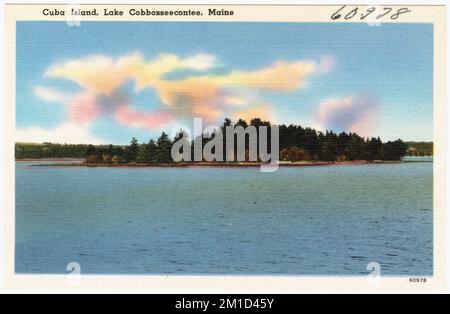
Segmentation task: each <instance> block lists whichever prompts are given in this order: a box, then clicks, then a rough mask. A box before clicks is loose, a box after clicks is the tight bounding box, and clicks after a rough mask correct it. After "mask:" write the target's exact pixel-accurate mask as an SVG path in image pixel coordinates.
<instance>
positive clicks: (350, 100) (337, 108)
mask: <svg viewBox="0 0 450 314" xmlns="http://www.w3.org/2000/svg"><path fill="white" fill-rule="evenodd" d="M377 106H378V102H377V100H376V99H375V98H374V97H370V96H361V95H358V96H349V97H345V98H338V99H336V98H330V99H328V100H325V101H323V102H322V103H321V104H320V105H319V108H318V110H317V113H316V117H317V121H318V123H319V125H320V126H321V128H322V129H333V130H337V131H350V132H356V133H358V134H360V135H363V136H370V135H371V134H372V133H373V129H374V128H375V126H376V122H377Z"/></svg>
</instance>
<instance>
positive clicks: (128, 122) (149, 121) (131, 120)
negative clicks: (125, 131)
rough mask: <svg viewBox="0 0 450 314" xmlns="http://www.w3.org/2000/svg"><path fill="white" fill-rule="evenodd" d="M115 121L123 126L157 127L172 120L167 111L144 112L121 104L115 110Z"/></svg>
mask: <svg viewBox="0 0 450 314" xmlns="http://www.w3.org/2000/svg"><path fill="white" fill-rule="evenodd" d="M114 115H115V118H116V120H117V122H119V123H120V124H122V125H125V126H131V127H139V128H146V129H153V128H158V127H160V126H161V125H165V124H167V123H169V122H170V121H172V119H173V117H172V116H171V115H170V114H169V113H167V112H163V111H161V112H158V111H153V112H146V113H143V112H142V111H138V110H133V109H132V108H130V107H128V106H121V107H119V108H118V109H117V111H116V112H115V114H114Z"/></svg>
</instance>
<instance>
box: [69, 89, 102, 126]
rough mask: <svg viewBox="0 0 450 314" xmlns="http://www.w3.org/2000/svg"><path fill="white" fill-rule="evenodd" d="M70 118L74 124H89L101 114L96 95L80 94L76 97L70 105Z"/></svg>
mask: <svg viewBox="0 0 450 314" xmlns="http://www.w3.org/2000/svg"><path fill="white" fill-rule="evenodd" d="M68 109H69V116H70V120H71V121H72V122H77V123H89V122H92V121H93V120H94V119H96V118H97V117H98V116H99V114H100V111H101V110H100V107H99V106H98V104H97V100H96V97H95V95H93V94H91V93H80V94H77V95H75V96H74V97H73V98H72V99H71V100H70V102H69V104H68Z"/></svg>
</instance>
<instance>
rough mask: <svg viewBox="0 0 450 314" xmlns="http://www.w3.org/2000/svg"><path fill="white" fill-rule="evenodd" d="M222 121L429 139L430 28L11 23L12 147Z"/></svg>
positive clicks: (141, 136) (117, 138) (153, 133)
mask: <svg viewBox="0 0 450 314" xmlns="http://www.w3.org/2000/svg"><path fill="white" fill-rule="evenodd" d="M226 117H228V118H231V119H232V120H233V121H235V120H237V119H239V118H243V119H246V120H247V121H249V120H250V119H251V118H256V117H259V118H261V119H264V120H268V121H271V122H272V123H276V124H291V123H292V124H298V125H302V126H304V127H314V128H316V129H318V130H321V131H324V130H333V131H336V132H341V131H347V132H356V133H358V134H360V135H362V136H367V137H372V136H380V137H381V139H382V140H383V141H388V140H395V139H398V138H401V139H403V140H415V141H431V140H432V139H433V124H432V123H433V28H432V24H397V23H395V24H394V23H392V24H389V23H382V24H380V25H378V26H375V25H368V24H366V23H254V22H252V23H244V22H242V23H240V22H239V23H238V22H227V23H217V22H214V23H210V22H182V23H181V22H82V23H81V25H80V26H79V27H73V26H72V27H71V26H68V25H67V24H66V23H65V22H39V21H19V22H17V30H16V141H20V142H58V143H92V144H125V143H128V142H129V141H130V139H131V138H132V137H136V138H137V139H138V140H139V142H148V140H149V139H150V138H157V137H158V136H159V135H160V134H161V132H162V131H165V132H166V133H168V134H170V135H173V134H175V132H176V131H177V130H179V129H180V128H183V129H185V130H186V129H191V128H192V121H193V118H202V121H203V127H206V126H210V125H220V124H221V123H222V121H223V119H224V118H226Z"/></svg>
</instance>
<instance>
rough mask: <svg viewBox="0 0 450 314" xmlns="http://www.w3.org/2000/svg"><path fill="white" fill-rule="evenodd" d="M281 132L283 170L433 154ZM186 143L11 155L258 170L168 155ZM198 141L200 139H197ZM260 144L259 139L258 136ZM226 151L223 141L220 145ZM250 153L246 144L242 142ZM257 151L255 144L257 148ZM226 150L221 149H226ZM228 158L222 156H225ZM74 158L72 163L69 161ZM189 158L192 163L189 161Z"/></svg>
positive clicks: (41, 148)
mask: <svg viewBox="0 0 450 314" xmlns="http://www.w3.org/2000/svg"><path fill="white" fill-rule="evenodd" d="M249 125H252V126H255V127H260V126H266V127H267V128H268V130H269V133H270V129H271V128H272V127H273V125H272V124H271V122H269V121H263V120H261V119H259V118H255V119H252V120H251V121H250V122H249V123H247V122H246V121H245V120H243V119H239V120H237V121H236V122H234V123H233V122H232V121H231V120H230V119H225V120H224V122H223V124H222V125H221V127H220V128H221V131H222V132H226V127H229V126H233V127H237V126H242V127H244V128H246V127H247V126H249ZM278 128H279V159H280V162H279V165H281V166H324V165H331V164H343V165H348V164H367V163H387V162H399V161H401V159H402V158H403V157H404V156H405V155H409V156H432V153H433V152H432V143H428V142H404V141H402V140H401V139H398V140H395V141H387V142H383V141H381V139H380V138H379V137H372V138H364V137H362V136H360V135H358V134H356V133H352V132H340V133H337V132H333V131H331V130H329V131H325V132H321V131H318V130H315V129H313V128H310V127H302V126H300V125H293V124H291V125H284V124H282V125H278ZM181 138H182V139H183V140H185V141H189V145H191V146H193V145H194V141H195V139H194V140H191V139H189V138H188V137H187V136H186V133H184V132H183V131H182V130H180V132H179V134H178V135H177V136H176V137H175V138H173V139H171V138H170V137H169V136H168V135H167V133H165V132H162V134H161V136H159V138H157V139H156V140H154V139H150V140H149V141H148V142H146V143H139V142H138V140H137V139H136V138H132V139H131V141H130V143H129V144H128V145H113V144H105V145H92V144H62V143H48V142H46V143H39V144H38V143H16V145H15V157H16V160H18V161H21V160H22V161H30V160H53V161H59V160H64V161H67V162H66V163H54V164H39V165H40V166H43V165H44V166H63V167H68V166H88V167H189V166H196V167H211V166H215V167H253V166H259V165H260V164H261V163H262V162H261V161H260V160H257V161H250V160H249V159H248V154H246V160H245V161H239V162H237V161H206V160H197V161H179V162H175V161H173V159H172V156H171V148H172V145H173V143H175V142H176V141H179V140H180V139H181ZM208 138H211V135H210V134H203V135H202V138H201V139H200V141H201V142H202V144H203V145H205V144H206V143H207V139H208ZM197 140H199V139H197ZM258 140H259V138H258ZM223 145H224V147H225V143H223ZM245 145H246V150H248V142H246V143H245ZM258 147H259V146H258ZM224 151H225V149H224ZM223 159H224V160H226V158H225V156H224V158H223ZM71 160H73V162H72V163H71V162H69V161H71ZM191 160H194V158H192V159H191Z"/></svg>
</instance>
